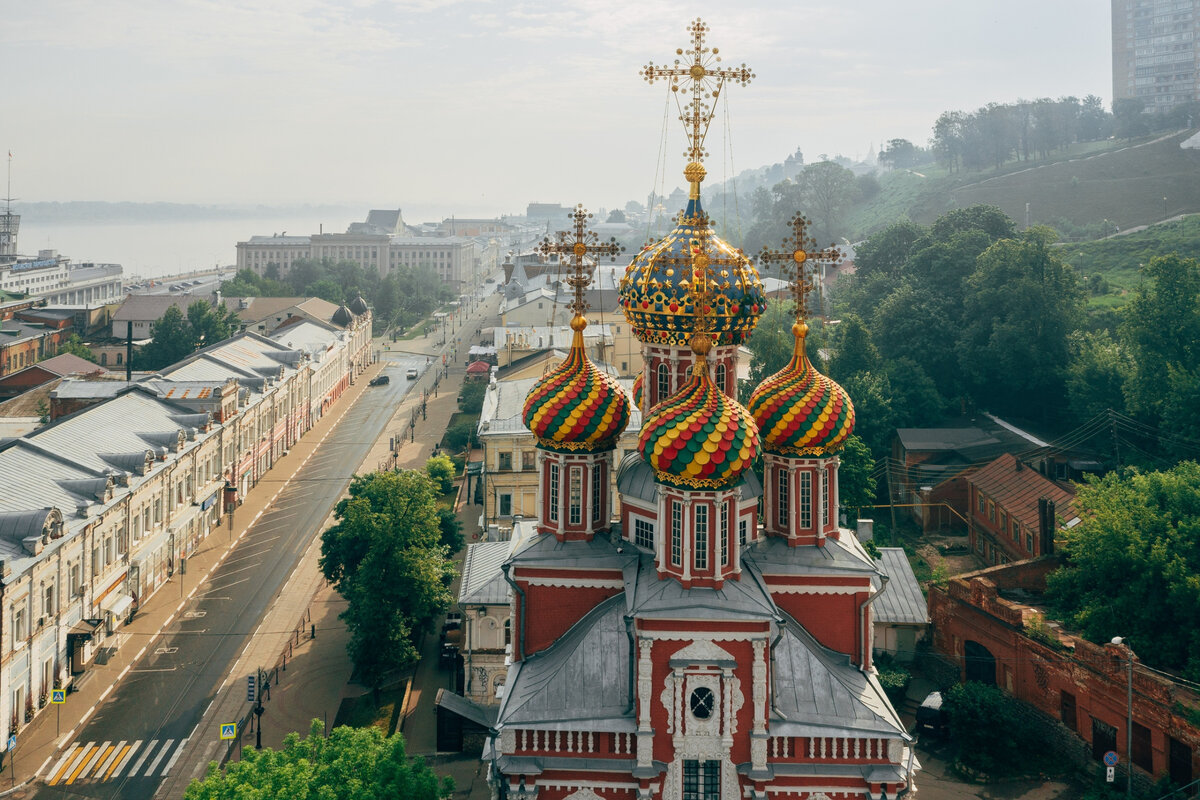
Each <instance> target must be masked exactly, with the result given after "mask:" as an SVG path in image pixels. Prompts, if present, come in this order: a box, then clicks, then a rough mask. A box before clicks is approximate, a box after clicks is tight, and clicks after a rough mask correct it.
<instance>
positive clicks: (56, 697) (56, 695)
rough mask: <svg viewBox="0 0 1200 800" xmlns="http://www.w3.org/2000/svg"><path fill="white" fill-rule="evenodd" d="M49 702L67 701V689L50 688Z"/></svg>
mask: <svg viewBox="0 0 1200 800" xmlns="http://www.w3.org/2000/svg"><path fill="white" fill-rule="evenodd" d="M50 702H51V703H65V702H67V690H66V689H51V690H50Z"/></svg>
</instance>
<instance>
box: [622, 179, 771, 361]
mask: <svg viewBox="0 0 1200 800" xmlns="http://www.w3.org/2000/svg"><path fill="white" fill-rule="evenodd" d="M684 176H685V177H686V178H687V179H688V181H689V183H690V184H691V194H690V198H691V199H689V200H688V205H687V210H686V211H684V212H683V214H681V215H680V217H679V222H678V224H677V225H676V226H675V229H674V230H672V231H671V232H670V233H669V234H667V235H666V236H665V237H664V238H662V239H660V240H659V241H657V242H654V243H653V244H650V245H647V247H646V248H645V249H644V250H642V251H641V252H640V253H638V254H637V256H636V257H634V259H633V262H632V263H630V265H629V267H628V268H626V270H625V275H624V277H622V278H621V283H620V286H619V287H618V291H619V294H620V303H621V309H622V310H623V311H624V312H625V319H626V320H628V322H629V324H630V326H631V327H632V328H633V335H634V336H636V337H637V338H638V340H639V341H641V342H643V343H646V344H665V345H676V346H686V345H687V344H688V343H689V342H690V341H691V336H692V332H693V331H694V330H695V325H694V322H695V316H696V312H697V309H696V308H695V306H694V304H693V302H692V298H693V294H692V292H691V285H692V282H693V281H694V280H695V276H694V275H693V272H692V261H693V259H694V258H695V257H696V256H700V255H703V256H706V257H707V258H708V263H709V265H710V266H709V275H708V285H709V287H710V292H709V294H708V297H709V300H710V303H709V306H710V307H709V309H708V310H707V314H708V316H709V317H710V319H711V320H712V326H711V328H710V329H709V331H708V333H709V334H710V336H711V337H712V340H713V344H715V345H726V344H741V343H742V342H744V341H745V340H746V338H747V337H748V336H749V335H750V332H751V331H752V330H754V325H755V324H756V323H757V322H758V318H759V316H761V315H762V313H763V312H764V311H765V310H766V303H767V298H766V294H765V293H764V292H763V286H762V281H761V280H759V277H758V270H756V269H755V268H754V265H753V264H752V263H751V262H750V259H748V258H746V256H745V255H743V254H742V252H741V251H740V250H738V249H736V248H734V247H733V245H731V244H729V243H728V242H726V241H725V240H724V239H721V238H720V237H718V236H717V235H716V234H715V233H713V231H712V228H711V227H710V225H711V223H710V221H709V218H708V215H707V214H706V213H704V209H703V208H702V207H701V204H700V182H701V181H702V180H704V167H703V165H701V164H699V163H697V162H692V163H690V164H688V165H687V169H686V170H684ZM701 311H704V309H701Z"/></svg>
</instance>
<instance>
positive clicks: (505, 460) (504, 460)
mask: <svg viewBox="0 0 1200 800" xmlns="http://www.w3.org/2000/svg"><path fill="white" fill-rule="evenodd" d="M496 459H497V462H498V465H497V467H496V468H497V469H498V470H500V471H501V472H506V471H508V472H511V471H512V464H513V462H512V453H497V454H496Z"/></svg>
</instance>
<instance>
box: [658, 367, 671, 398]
mask: <svg viewBox="0 0 1200 800" xmlns="http://www.w3.org/2000/svg"><path fill="white" fill-rule="evenodd" d="M669 394H671V373H670V372H669V371H668V369H667V365H666V364H659V365H658V396H657V397H655V398H654V402H656V403H661V402H662V401H663V400H665V399H666V398H667V396H668V395H669Z"/></svg>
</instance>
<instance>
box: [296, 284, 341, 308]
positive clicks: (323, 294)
mask: <svg viewBox="0 0 1200 800" xmlns="http://www.w3.org/2000/svg"><path fill="white" fill-rule="evenodd" d="M304 295H305V296H306V297H319V298H321V299H322V300H328V301H329V302H331V303H337V304H338V305H341V304H342V303H344V302H346V293H345V290H344V289H343V288H342V287H341V286H339V285H338V283H337V281H335V280H333V279H331V278H322V279H321V280H319V281H314V282H312V283H310V284H309V285H308V286H306V287H304Z"/></svg>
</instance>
